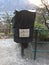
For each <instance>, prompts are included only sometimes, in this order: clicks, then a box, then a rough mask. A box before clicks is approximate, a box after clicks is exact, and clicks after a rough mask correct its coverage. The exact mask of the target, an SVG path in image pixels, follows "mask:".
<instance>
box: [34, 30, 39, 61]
mask: <svg viewBox="0 0 49 65" xmlns="http://www.w3.org/2000/svg"><path fill="white" fill-rule="evenodd" d="M37 38H38V29H36V30H35V46H34V60H35V59H36V50H37Z"/></svg>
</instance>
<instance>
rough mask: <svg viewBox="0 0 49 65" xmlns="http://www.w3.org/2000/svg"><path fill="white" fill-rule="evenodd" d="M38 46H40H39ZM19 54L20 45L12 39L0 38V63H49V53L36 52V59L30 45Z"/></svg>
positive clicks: (42, 64) (14, 64) (27, 64)
mask: <svg viewBox="0 0 49 65" xmlns="http://www.w3.org/2000/svg"><path fill="white" fill-rule="evenodd" d="M39 47H40V46H39ZM24 54H25V56H24V57H22V56H21V47H20V45H19V43H15V42H14V41H13V39H0V65H49V53H38V52H37V58H36V60H34V59H33V57H34V53H33V52H32V51H31V48H30V46H29V47H28V48H27V49H25V50H24Z"/></svg>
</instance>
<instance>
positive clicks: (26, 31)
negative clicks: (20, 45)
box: [19, 29, 30, 37]
mask: <svg viewBox="0 0 49 65" xmlns="http://www.w3.org/2000/svg"><path fill="white" fill-rule="evenodd" d="M29 33H30V29H19V37H29V36H30V35H29Z"/></svg>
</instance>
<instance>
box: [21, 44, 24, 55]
mask: <svg viewBox="0 0 49 65" xmlns="http://www.w3.org/2000/svg"><path fill="white" fill-rule="evenodd" d="M21 55H22V56H24V43H21Z"/></svg>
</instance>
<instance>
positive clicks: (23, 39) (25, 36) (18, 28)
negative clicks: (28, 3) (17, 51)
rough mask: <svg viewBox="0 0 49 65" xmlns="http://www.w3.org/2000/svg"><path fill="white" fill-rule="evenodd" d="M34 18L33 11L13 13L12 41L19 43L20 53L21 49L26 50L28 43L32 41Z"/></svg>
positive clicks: (34, 12)
mask: <svg viewBox="0 0 49 65" xmlns="http://www.w3.org/2000/svg"><path fill="white" fill-rule="evenodd" d="M35 17H36V11H35V10H21V11H15V16H14V17H13V18H12V21H13V30H14V41H15V42H17V43H21V47H22V52H23V48H27V47H28V43H29V42H32V40H33V30H34V21H35Z"/></svg>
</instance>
